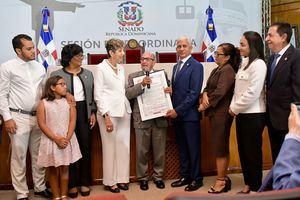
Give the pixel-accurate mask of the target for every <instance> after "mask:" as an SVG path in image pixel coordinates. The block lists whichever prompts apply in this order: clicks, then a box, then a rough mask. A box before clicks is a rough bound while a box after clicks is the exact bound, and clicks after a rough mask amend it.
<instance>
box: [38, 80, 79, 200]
mask: <svg viewBox="0 0 300 200" xmlns="http://www.w3.org/2000/svg"><path fill="white" fill-rule="evenodd" d="M66 93H67V86H66V83H65V81H64V79H63V78H62V77H61V76H53V77H50V78H49V79H48V80H47V82H46V85H45V89H44V94H43V96H42V100H41V101H40V103H39V105H38V108H37V120H38V124H39V126H40V128H41V130H42V131H43V133H44V134H43V135H42V136H41V142H40V149H39V155H38V160H37V164H38V165H40V166H43V167H47V168H48V172H49V183H50V187H51V190H52V192H53V199H67V198H68V197H67V194H68V181H69V165H70V163H74V162H76V161H77V160H79V159H80V158H81V153H80V149H79V145H78V142H77V138H76V135H74V129H75V123H76V109H75V106H71V105H69V104H68V102H67V100H66V98H65V95H66Z"/></svg>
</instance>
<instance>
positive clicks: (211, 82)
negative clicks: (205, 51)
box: [203, 64, 235, 116]
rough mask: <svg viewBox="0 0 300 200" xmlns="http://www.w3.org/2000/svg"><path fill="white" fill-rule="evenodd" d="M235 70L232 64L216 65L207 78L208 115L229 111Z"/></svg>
mask: <svg viewBox="0 0 300 200" xmlns="http://www.w3.org/2000/svg"><path fill="white" fill-rule="evenodd" d="M234 80H235V72H234V70H233V68H232V67H231V65H229V64H227V65H224V66H223V67H221V68H219V67H216V68H215V69H213V71H212V72H211V74H210V76H209V77H208V79H207V82H206V87H205V89H204V91H203V92H207V95H208V98H209V104H210V107H209V108H208V109H207V110H206V111H205V114H206V115H208V116H212V115H216V114H218V113H223V114H224V113H226V114H227V113H228V108H229V105H230V102H231V99H232V95H233V88H234Z"/></svg>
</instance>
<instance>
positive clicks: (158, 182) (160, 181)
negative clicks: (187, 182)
mask: <svg viewBox="0 0 300 200" xmlns="http://www.w3.org/2000/svg"><path fill="white" fill-rule="evenodd" d="M154 183H155V185H156V187H157V188H159V189H164V188H165V183H164V181H163V180H158V181H154Z"/></svg>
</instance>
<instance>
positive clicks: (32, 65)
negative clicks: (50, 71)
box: [0, 57, 46, 121]
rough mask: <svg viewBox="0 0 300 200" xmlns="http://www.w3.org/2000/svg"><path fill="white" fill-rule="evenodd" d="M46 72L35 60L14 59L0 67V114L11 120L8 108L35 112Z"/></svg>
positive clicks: (5, 119)
mask: <svg viewBox="0 0 300 200" xmlns="http://www.w3.org/2000/svg"><path fill="white" fill-rule="evenodd" d="M45 78H46V71H45V68H44V67H43V65H41V64H40V63H38V62H37V61H35V60H32V61H29V62H25V61H23V60H22V59H20V58H18V57H17V58H15V59H12V60H9V61H7V62H5V63H3V64H2V65H1V67H0V114H1V115H2V116H3V119H4V121H7V120H9V119H12V116H11V113H10V110H9V108H15V109H22V110H26V111H35V110H36V106H37V103H38V102H39V100H40V97H41V95H42V89H43V85H44V80H45Z"/></svg>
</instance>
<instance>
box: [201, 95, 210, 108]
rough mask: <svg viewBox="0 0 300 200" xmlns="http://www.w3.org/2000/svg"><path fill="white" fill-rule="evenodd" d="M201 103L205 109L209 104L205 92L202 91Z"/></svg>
mask: <svg viewBox="0 0 300 200" xmlns="http://www.w3.org/2000/svg"><path fill="white" fill-rule="evenodd" d="M202 104H203V107H204V108H205V109H206V108H207V107H208V106H209V99H208V96H207V92H204V93H203V94H202Z"/></svg>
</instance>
